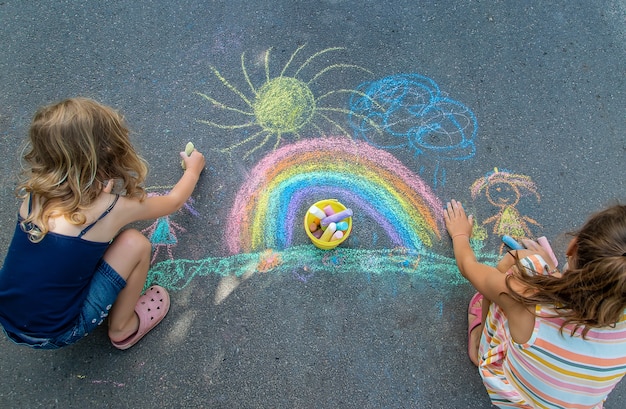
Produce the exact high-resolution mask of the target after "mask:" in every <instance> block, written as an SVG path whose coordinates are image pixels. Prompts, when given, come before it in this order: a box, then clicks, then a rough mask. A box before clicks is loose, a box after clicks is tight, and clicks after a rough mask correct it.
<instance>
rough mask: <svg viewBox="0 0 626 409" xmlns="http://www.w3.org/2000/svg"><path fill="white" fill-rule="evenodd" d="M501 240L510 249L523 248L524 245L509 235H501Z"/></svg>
mask: <svg viewBox="0 0 626 409" xmlns="http://www.w3.org/2000/svg"><path fill="white" fill-rule="evenodd" d="M502 241H503V242H504V244H506V245H507V246H508V247H509V248H510V249H511V250H523V249H524V246H522V245H521V244H519V243H518V242H516V241H515V239H514V238H513V237H511V236H506V235H504V236H502Z"/></svg>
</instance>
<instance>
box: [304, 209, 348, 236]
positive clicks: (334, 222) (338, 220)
mask: <svg viewBox="0 0 626 409" xmlns="http://www.w3.org/2000/svg"><path fill="white" fill-rule="evenodd" d="M309 213H311V214H312V215H313V216H315V219H314V220H313V222H311V223H309V230H310V231H311V234H313V236H314V237H315V238H316V239H319V240H321V241H334V240H341V239H342V238H343V236H344V234H346V231H347V230H348V228H349V224H348V222H347V221H345V219H347V218H348V217H351V216H352V210H351V209H346V210H342V211H340V212H338V213H336V212H335V210H334V209H333V208H332V206H330V205H328V206H326V207H324V209H320V208H319V207H317V206H315V205H313V206H311V207H310V208H309Z"/></svg>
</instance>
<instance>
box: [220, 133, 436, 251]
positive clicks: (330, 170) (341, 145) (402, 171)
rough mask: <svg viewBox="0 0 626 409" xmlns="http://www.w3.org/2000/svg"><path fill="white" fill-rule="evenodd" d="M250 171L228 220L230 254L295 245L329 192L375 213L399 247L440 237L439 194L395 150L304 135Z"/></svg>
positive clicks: (357, 208)
mask: <svg viewBox="0 0 626 409" xmlns="http://www.w3.org/2000/svg"><path fill="white" fill-rule="evenodd" d="M250 174H251V177H250V178H249V179H248V180H246V182H245V183H244V184H243V185H242V187H241V188H240V189H239V191H238V193H237V194H236V196H235V200H234V204H233V206H232V208H231V211H230V215H229V217H228V220H227V223H226V229H225V237H226V240H227V245H228V251H229V252H230V253H231V254H237V253H242V252H253V251H258V250H262V249H267V248H274V249H285V248H288V247H290V246H292V245H293V237H294V231H295V230H296V229H297V230H298V231H300V230H302V218H303V217H304V214H305V212H306V210H307V209H308V208H309V206H310V205H312V204H313V203H315V202H316V201H317V200H321V199H327V198H336V199H339V200H340V201H341V202H342V203H344V204H346V205H348V204H349V206H350V207H352V208H353V210H354V211H355V213H357V214H363V215H365V216H367V217H369V218H370V219H371V220H372V221H373V222H374V223H376V224H377V225H378V227H380V228H382V230H383V231H384V232H385V233H386V235H387V236H388V238H389V240H390V242H391V244H392V246H394V247H396V246H397V247H406V248H409V249H417V250H420V249H422V248H423V247H424V246H428V247H430V246H431V245H432V243H433V240H435V239H439V238H441V233H440V230H441V226H442V219H443V205H442V203H441V202H440V201H439V199H438V198H437V197H436V196H435V195H434V194H433V193H432V191H431V189H430V188H429V187H428V186H427V185H426V184H425V183H424V182H422V180H421V179H420V178H419V176H417V175H416V174H415V173H413V172H412V171H410V170H409V169H408V168H406V167H405V166H404V165H403V164H402V163H401V162H400V161H398V160H397V159H396V158H395V157H394V156H393V155H391V154H390V153H389V152H386V151H384V150H381V149H376V148H374V147H372V146H371V145H369V144H367V143H365V142H362V141H353V140H350V139H347V138H343V137H325V138H314V139H305V140H301V141H298V142H296V143H292V144H289V145H286V146H284V147H282V148H280V149H277V150H275V151H273V152H272V153H270V154H268V155H267V156H265V157H264V158H263V159H262V160H261V161H260V162H258V164H257V165H256V166H255V167H254V168H253V169H252V170H251V171H250ZM353 234H354V233H353Z"/></svg>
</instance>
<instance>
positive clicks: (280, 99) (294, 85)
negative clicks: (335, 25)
mask: <svg viewBox="0 0 626 409" xmlns="http://www.w3.org/2000/svg"><path fill="white" fill-rule="evenodd" d="M303 48H304V46H300V47H299V48H298V49H297V50H296V51H294V53H293V54H291V57H290V58H289V61H287V63H286V64H285V66H284V67H283V69H282V71H281V72H280V75H279V76H276V77H273V78H272V77H270V67H269V61H270V51H271V48H270V49H269V50H267V51H266V52H265V61H264V66H265V82H264V83H263V84H262V85H261V86H259V87H257V86H255V85H254V84H253V83H252V80H251V79H250V76H249V74H248V70H247V68H246V63H245V53H243V54H241V71H242V73H243V76H244V78H245V80H246V82H247V84H248V87H249V88H250V94H249V95H246V94H245V93H244V92H242V91H240V90H239V89H238V88H237V87H235V86H234V85H233V84H231V83H230V82H229V81H228V80H227V79H226V78H225V77H224V76H223V75H222V74H221V73H220V72H219V71H218V70H217V69H216V68H215V67H211V70H212V71H213V74H214V75H215V76H216V77H217V78H218V79H219V80H220V81H221V82H222V84H223V85H224V86H225V87H226V88H228V89H229V90H230V91H232V92H233V93H234V94H235V95H237V97H239V98H240V99H241V100H242V101H243V102H244V104H245V105H246V106H247V107H248V108H247V109H239V108H237V107H234V106H230V105H226V104H224V103H221V102H219V101H217V100H216V99H215V98H213V97H211V96H209V95H207V94H203V93H200V92H198V95H200V96H201V97H202V98H204V99H206V100H207V101H209V102H211V103H212V104H213V106H214V107H217V108H218V109H221V110H225V111H230V112H235V113H237V115H240V116H241V117H242V119H245V118H248V120H247V121H246V122H243V123H239V124H233V125H228V124H223V123H217V122H213V121H207V120H200V121H199V122H201V123H204V124H207V125H210V126H213V127H217V128H220V129H230V130H235V129H243V128H254V127H256V128H259V130H258V131H256V132H255V133H253V134H252V135H251V136H249V137H247V138H245V139H244V140H242V141H239V142H237V143H235V144H233V145H231V146H228V147H227V148H224V149H220V150H221V151H222V152H232V151H233V150H234V149H236V148H239V147H242V146H243V145H247V146H250V147H251V148H249V150H248V151H247V152H246V153H245V155H244V156H243V158H244V159H245V158H247V157H248V156H250V155H251V154H252V153H254V152H255V151H256V150H257V149H259V148H261V147H263V146H264V145H265V144H266V143H267V142H268V141H270V140H271V139H272V138H276V142H275V143H274V149H276V148H277V147H278V145H279V144H280V141H281V139H282V138H283V135H293V136H295V138H300V137H301V134H302V132H304V131H305V130H306V131H307V132H309V133H311V130H310V128H306V127H307V125H310V126H312V127H313V128H315V129H316V131H317V133H318V134H320V135H321V134H323V133H322V129H321V126H320V122H322V121H326V122H328V123H330V124H331V127H332V128H334V129H335V131H338V132H339V133H340V134H342V135H345V136H348V137H350V136H351V135H350V133H348V132H347V131H346V130H345V129H344V127H342V126H341V124H340V123H339V122H337V121H336V120H335V119H333V118H332V117H331V116H330V115H329V114H330V113H332V112H336V113H340V114H348V113H350V111H349V110H347V109H343V108H338V107H333V106H324V105H323V102H325V100H328V98H329V97H330V96H331V95H334V94H337V93H357V91H355V90H350V89H337V90H332V91H329V92H327V93H325V94H323V95H319V96H316V95H315V94H314V93H313V91H312V89H311V84H312V83H313V82H315V81H317V80H318V79H319V78H320V77H321V76H322V75H324V74H325V73H327V72H328V71H331V70H336V69H357V70H361V71H365V72H367V73H369V74H372V73H371V72H370V71H368V70H366V69H365V68H362V67H359V66H357V65H351V64H331V65H327V66H326V67H324V68H323V69H321V70H319V71H318V72H317V73H316V74H314V75H313V76H312V78H310V79H309V80H308V81H305V80H304V79H302V78H301V76H300V74H301V72H302V70H303V68H305V67H306V66H308V65H309V64H310V63H311V62H312V61H313V60H314V59H315V58H317V57H319V56H320V55H322V54H325V53H328V52H331V51H338V50H343V49H344V48H342V47H332V48H326V49H324V50H321V51H318V52H317V53H315V54H313V55H311V56H310V57H309V58H307V59H306V60H305V61H304V62H303V63H302V64H301V65H300V66H299V67H298V68H297V70H296V71H295V73H294V74H293V75H291V76H287V75H285V73H286V72H287V71H288V68H289V66H290V65H291V63H292V62H293V61H294V59H295V58H296V56H297V54H298V53H299V52H300V50H302V49H303ZM353 115H354V114H353Z"/></svg>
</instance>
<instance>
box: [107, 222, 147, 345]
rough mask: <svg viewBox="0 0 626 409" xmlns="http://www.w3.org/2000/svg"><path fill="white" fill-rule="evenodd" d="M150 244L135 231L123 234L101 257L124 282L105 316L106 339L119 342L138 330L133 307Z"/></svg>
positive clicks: (144, 270)
mask: <svg viewBox="0 0 626 409" xmlns="http://www.w3.org/2000/svg"><path fill="white" fill-rule="evenodd" d="M151 250H152V245H151V243H150V241H149V240H148V239H147V238H146V237H145V236H144V235H143V234H141V233H140V232H139V231H137V230H134V229H129V230H124V231H123V232H122V233H120V234H119V235H118V236H117V237H116V238H115V240H114V241H113V243H112V244H111V246H110V247H109V249H108V250H107V251H106V253H104V260H105V261H106V262H107V263H108V264H109V265H110V266H111V267H112V268H113V269H114V270H115V271H117V273H118V274H119V275H120V276H121V277H122V278H124V279H125V280H126V287H124V289H123V290H122V291H120V293H119V295H118V296H117V299H116V300H115V303H114V304H113V307H112V308H111V312H110V313H109V338H110V339H111V341H114V342H115V341H122V340H124V339H126V338H128V337H129V336H131V335H132V334H134V333H135V332H137V329H138V328H139V317H138V316H137V314H136V313H135V305H136V304H137V300H138V299H139V296H140V295H141V290H142V289H143V287H144V285H145V283H146V278H147V276H148V269H149V267H150V253H151Z"/></svg>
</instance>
